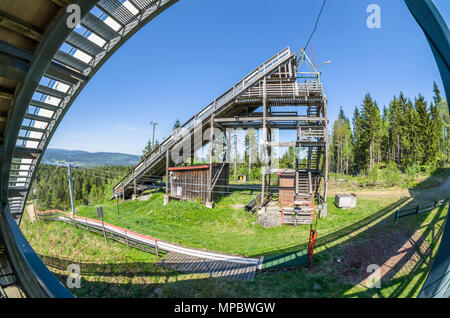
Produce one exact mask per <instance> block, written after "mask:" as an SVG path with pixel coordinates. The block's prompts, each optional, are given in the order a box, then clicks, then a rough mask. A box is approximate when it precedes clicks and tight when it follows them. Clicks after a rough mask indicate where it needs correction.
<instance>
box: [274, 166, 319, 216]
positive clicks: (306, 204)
mask: <svg viewBox="0 0 450 318" xmlns="http://www.w3.org/2000/svg"><path fill="white" fill-rule="evenodd" d="M295 184H296V186H295V200H294V206H293V207H283V208H282V211H281V222H282V224H293V225H299V224H311V223H312V219H313V215H314V195H313V191H312V189H313V180H312V174H311V172H308V171H307V170H299V169H297V171H296V183H295Z"/></svg>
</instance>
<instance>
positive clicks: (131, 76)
mask: <svg viewBox="0 0 450 318" xmlns="http://www.w3.org/2000/svg"><path fill="white" fill-rule="evenodd" d="M371 3H376V4H378V5H379V6H380V7H381V29H369V28H367V26H366V19H367V17H368V15H369V14H368V13H366V8H367V6H368V5H369V4H371ZM434 3H435V5H436V6H437V7H438V9H439V10H440V12H441V14H442V15H443V17H444V19H445V21H447V23H448V21H449V18H450V1H448V0H434ZM321 4H322V1H319V0H316V1H310V0H279V1H273V0H271V1H269V0H245V1H242V0H195V1H188V0H181V1H179V2H178V3H177V4H175V5H174V6H172V7H171V8H170V9H168V10H167V11H165V12H163V13H162V14H161V15H159V16H158V17H157V18H156V19H154V20H153V21H151V22H150V23H149V24H147V25H146V26H145V27H144V28H143V29H141V30H140V31H139V32H138V33H137V34H135V35H134V36H133V37H132V38H131V39H130V40H129V41H128V42H127V43H126V44H125V45H124V46H122V47H121V48H120V49H119V50H118V51H117V52H116V53H115V54H114V55H113V56H112V57H111V58H110V59H109V61H108V62H107V63H105V65H103V67H102V68H101V69H100V70H99V71H98V72H97V74H96V75H95V76H94V77H93V79H92V80H91V81H90V83H89V84H88V85H87V86H86V87H85V89H84V90H83V91H82V93H81V94H80V95H79V97H78V99H77V100H76V101H75V102H74V103H73V105H72V107H71V109H70V110H69V112H68V113H67V115H66V116H65V118H64V119H63V121H62V122H61V124H60V126H59V128H58V130H57V131H56V133H55V135H54V137H53V139H52V140H51V142H50V145H49V147H51V148H64V149H79V150H86V151H91V152H95V151H111V152H123V153H131V154H141V152H142V149H143V147H144V146H145V144H146V142H147V140H148V139H149V138H150V137H151V127H150V126H149V124H148V123H149V122H150V121H157V122H158V123H159V126H157V128H156V139H159V140H162V139H163V138H164V137H166V136H168V135H169V133H170V131H171V129H172V126H173V123H174V122H175V120H176V119H177V118H178V119H180V121H181V122H184V121H185V120H187V119H189V118H190V117H191V116H192V115H193V114H194V113H196V112H198V111H199V110H201V109H202V108H203V107H205V106H206V105H208V104H209V103H210V102H211V101H212V100H213V99H214V98H215V97H217V96H219V95H220V94H222V93H223V92H224V91H225V90H227V89H228V88H229V87H231V86H232V85H233V84H234V83H235V82H237V81H238V80H240V79H241V78H242V77H243V76H245V75H246V74H247V73H248V72H249V71H251V70H252V69H253V68H255V67H256V66H258V65H259V64H260V63H262V62H264V60H266V59H267V58H269V57H271V56H272V55H273V54H275V53H277V52H278V51H280V50H281V49H283V48H285V47H286V46H290V47H291V49H293V50H298V49H300V48H301V47H302V46H303V45H304V44H305V43H306V41H307V39H308V37H309V35H310V33H311V31H312V28H313V25H314V22H315V18H316V16H317V13H318V11H319V9H320V6H321ZM311 44H312V47H313V51H314V59H315V62H316V64H319V63H321V62H324V61H327V60H332V63H331V64H328V65H324V66H322V67H321V68H320V70H321V71H323V75H322V81H323V83H324V87H325V92H326V94H327V97H328V114H329V118H330V124H332V122H333V120H334V119H336V117H337V114H338V111H339V107H340V106H342V107H343V108H344V111H345V113H346V115H347V116H348V117H351V116H352V113H353V110H354V107H355V106H356V105H358V106H359V105H360V104H361V103H362V100H363V97H364V95H365V94H366V93H367V92H370V93H371V95H372V96H373V97H374V98H375V99H376V101H377V102H378V105H379V106H380V108H382V107H383V105H387V104H388V103H389V101H390V100H391V99H392V97H393V95H394V94H396V95H398V93H399V92H400V91H401V90H402V91H403V92H404V93H405V95H406V96H408V97H411V98H412V97H414V96H417V95H418V94H419V93H421V94H422V95H424V96H425V97H426V99H427V100H428V101H430V100H431V96H432V83H433V81H436V82H437V83H438V85H439V86H440V87H441V88H442V83H441V79H440V76H439V72H438V70H437V67H436V65H435V62H434V59H433V56H432V53H431V51H430V49H429V46H428V44H427V42H426V40H425V37H424V35H423V33H422V32H421V30H420V28H419V27H418V25H417V24H416V22H415V20H414V19H413V17H412V16H411V14H410V13H409V11H408V9H407V8H406V5H405V4H404V2H403V1H402V0H370V1H365V0H361V1H360V0H328V1H327V5H326V6H325V9H324V12H323V14H322V17H321V20H320V23H319V26H318V28H317V31H316V33H315V35H314V37H313V39H312V41H311Z"/></svg>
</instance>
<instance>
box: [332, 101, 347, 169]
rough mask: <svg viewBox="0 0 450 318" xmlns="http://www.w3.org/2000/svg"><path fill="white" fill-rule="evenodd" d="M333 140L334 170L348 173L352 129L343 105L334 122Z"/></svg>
mask: <svg viewBox="0 0 450 318" xmlns="http://www.w3.org/2000/svg"><path fill="white" fill-rule="evenodd" d="M331 142H332V144H331V147H330V148H331V155H332V162H331V164H332V171H336V172H338V173H344V172H345V173H348V172H349V168H350V164H351V162H350V161H351V157H352V153H351V151H352V131H351V126H350V121H349V120H348V118H347V117H346V116H345V113H344V110H343V109H342V107H341V108H340V111H339V116H338V119H337V120H336V121H335V122H334V123H333V132H332V140H331Z"/></svg>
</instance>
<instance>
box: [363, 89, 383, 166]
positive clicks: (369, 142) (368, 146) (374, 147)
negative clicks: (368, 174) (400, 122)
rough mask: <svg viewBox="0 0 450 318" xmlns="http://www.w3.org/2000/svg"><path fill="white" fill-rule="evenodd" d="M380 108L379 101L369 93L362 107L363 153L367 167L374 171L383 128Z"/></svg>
mask: <svg viewBox="0 0 450 318" xmlns="http://www.w3.org/2000/svg"><path fill="white" fill-rule="evenodd" d="M380 126H381V117H380V110H379V109H378V105H377V103H376V102H375V101H374V100H373V99H372V97H371V96H370V94H369V93H367V94H366V96H365V97H364V102H363V105H362V109H361V128H362V138H361V141H362V149H361V151H362V155H363V162H362V163H363V165H364V167H365V169H368V170H369V171H372V170H373V168H374V166H375V159H376V156H377V154H378V151H379V146H380V141H379V137H380V130H381V127H380Z"/></svg>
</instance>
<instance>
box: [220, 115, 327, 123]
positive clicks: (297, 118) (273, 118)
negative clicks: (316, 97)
mask: <svg viewBox="0 0 450 318" xmlns="http://www.w3.org/2000/svg"><path fill="white" fill-rule="evenodd" d="M263 120H264V116H263V117H251V116H248V117H232V118H216V119H215V120H214V121H215V122H216V123H229V122H242V121H263ZM265 120H266V121H323V120H325V118H324V117H307V116H270V117H269V116H268V117H266V119H265Z"/></svg>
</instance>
